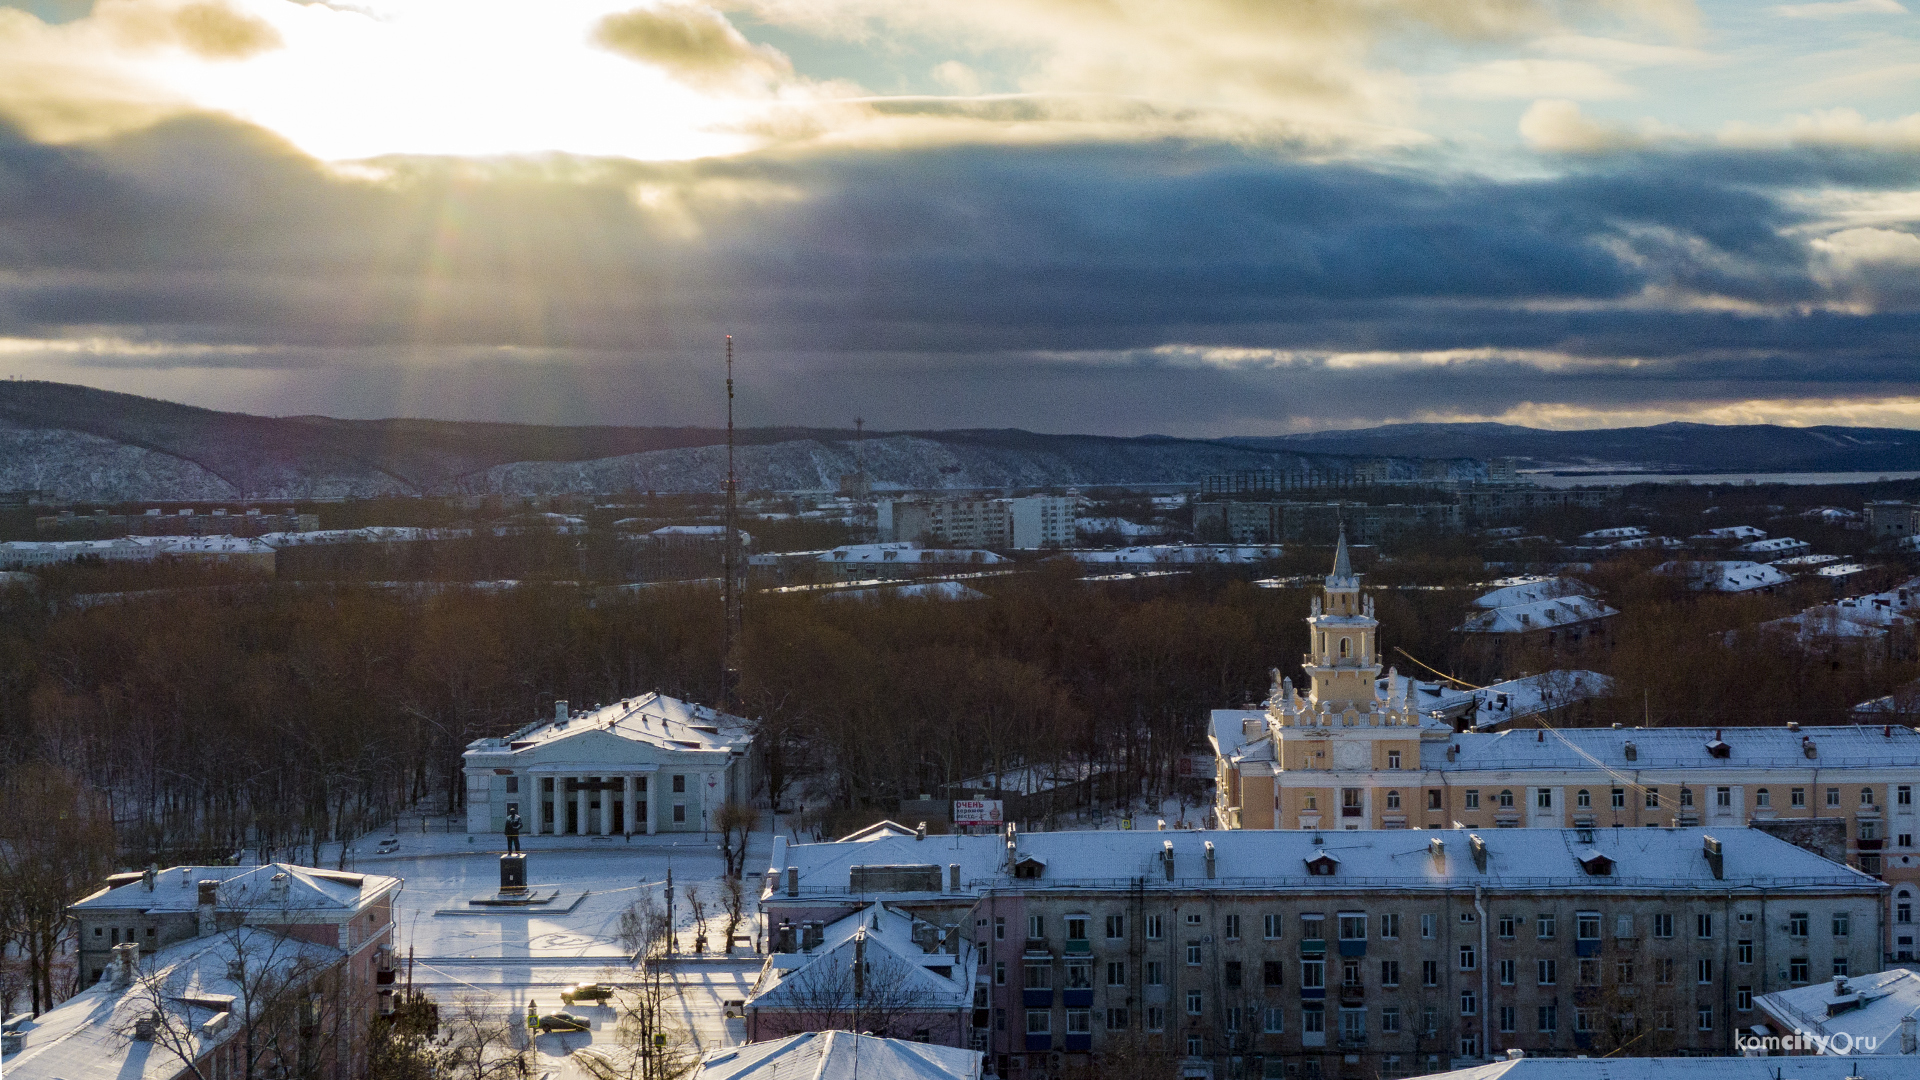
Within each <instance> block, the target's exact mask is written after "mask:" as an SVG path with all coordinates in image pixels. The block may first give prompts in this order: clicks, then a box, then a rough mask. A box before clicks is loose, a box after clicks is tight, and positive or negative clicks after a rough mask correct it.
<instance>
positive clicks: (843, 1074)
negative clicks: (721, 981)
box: [697, 1031, 986, 1080]
mask: <svg viewBox="0 0 1920 1080" xmlns="http://www.w3.org/2000/svg"><path fill="white" fill-rule="evenodd" d="M985 1058H986V1055H985V1054H982V1053H981V1052H980V1051H978V1050H963V1049H961V1048H959V1047H957V1046H936V1045H934V1044H933V1043H920V1042H907V1041H905V1040H903V1039H883V1038H880V1037H879V1036H876V1035H856V1034H854V1033H853V1032H851V1031H804V1032H801V1033H800V1034H798V1035H789V1036H787V1037H786V1038H784V1039H773V1040H771V1041H769V1042H757V1043H747V1044H746V1045H744V1046H728V1047H724V1048H722V1049H719V1050H714V1051H712V1052H710V1053H708V1054H707V1056H706V1057H704V1058H702V1059H701V1060H700V1072H699V1073H698V1074H697V1077H698V1080H860V1077H861V1076H862V1075H863V1074H864V1075H865V1076H867V1077H870V1078H874V1080H978V1077H979V1076H980V1070H981V1068H982V1065H981V1062H982V1061H984V1060H985Z"/></svg>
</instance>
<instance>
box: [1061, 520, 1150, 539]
mask: <svg viewBox="0 0 1920 1080" xmlns="http://www.w3.org/2000/svg"><path fill="white" fill-rule="evenodd" d="M1073 527H1074V531H1076V532H1081V533H1103V532H1110V533H1117V534H1119V535H1121V536H1155V535H1158V534H1159V533H1163V532H1165V531H1166V530H1165V529H1162V528H1160V527H1159V526H1157V525H1136V524H1135V523H1133V522H1131V521H1128V520H1127V519H1126V518H1117V517H1103V518H1081V519H1079V520H1078V521H1076V522H1074V525H1073Z"/></svg>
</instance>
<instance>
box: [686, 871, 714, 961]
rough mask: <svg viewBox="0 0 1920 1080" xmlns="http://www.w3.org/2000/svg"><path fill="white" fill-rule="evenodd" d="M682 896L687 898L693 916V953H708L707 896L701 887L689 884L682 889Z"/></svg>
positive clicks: (688, 909) (689, 910) (689, 911)
mask: <svg viewBox="0 0 1920 1080" xmlns="http://www.w3.org/2000/svg"><path fill="white" fill-rule="evenodd" d="M680 892H681V895H682V896H685V897H686V898H687V911H688V913H690V914H691V915H692V916H693V951H694V952H697V953H703V952H706V951H707V894H706V892H705V891H704V890H702V889H701V888H700V886H698V885H695V884H693V883H692V882H688V883H687V885H686V887H685V888H683V889H681V891H680Z"/></svg>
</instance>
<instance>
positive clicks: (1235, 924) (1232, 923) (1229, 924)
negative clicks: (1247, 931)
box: [1221, 915, 1240, 941]
mask: <svg viewBox="0 0 1920 1080" xmlns="http://www.w3.org/2000/svg"><path fill="white" fill-rule="evenodd" d="M1221 921H1222V923H1223V924H1224V925H1223V926H1222V929H1223V930H1225V931H1226V939H1227V940H1228V941H1238V940H1240V916H1238V915H1227V916H1224V917H1223V918H1222V920H1221Z"/></svg>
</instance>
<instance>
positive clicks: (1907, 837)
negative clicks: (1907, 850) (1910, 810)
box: [1894, 832, 1913, 847]
mask: <svg viewBox="0 0 1920 1080" xmlns="http://www.w3.org/2000/svg"><path fill="white" fill-rule="evenodd" d="M1894 843H1896V844H1898V845H1900V846H1901V847H1912V846H1913V834H1912V833H1910V832H1903V833H1901V834H1900V837H1899V839H1897V840H1895V841H1894Z"/></svg>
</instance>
